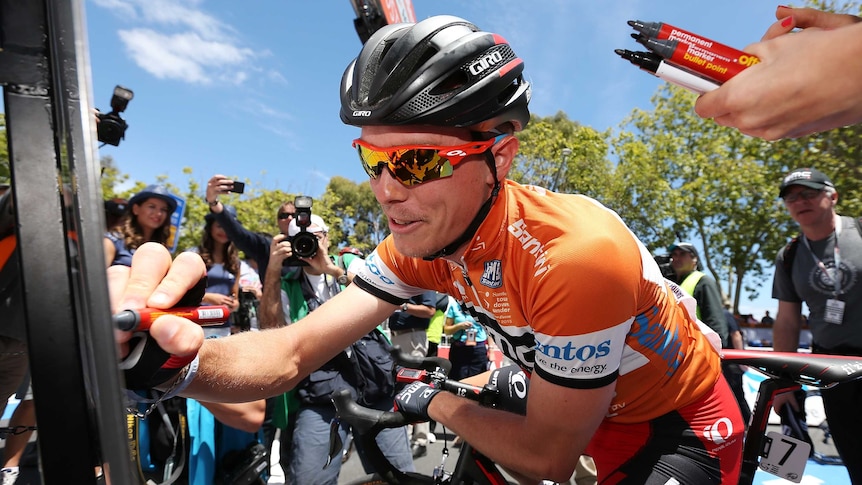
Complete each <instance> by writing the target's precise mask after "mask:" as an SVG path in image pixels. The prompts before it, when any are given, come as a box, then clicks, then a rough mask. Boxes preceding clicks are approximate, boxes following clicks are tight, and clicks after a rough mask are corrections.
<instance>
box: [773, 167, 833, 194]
mask: <svg viewBox="0 0 862 485" xmlns="http://www.w3.org/2000/svg"><path fill="white" fill-rule="evenodd" d="M793 185H802V186H803V187H810V188H812V189H817V190H823V189H824V188H826V187H832V188H835V185H834V184H833V183H832V181H831V180H829V177H827V176H826V174H824V173H823V172H821V171H820V170H816V169H813V168H797V169H796V170H794V171H792V172H790V173H788V174H787V175H785V176H784V179H783V180H782V181H781V187H780V188H779V191H778V196H779V197H784V194H785V193H787V189H789V188H790V187H791V186H793Z"/></svg>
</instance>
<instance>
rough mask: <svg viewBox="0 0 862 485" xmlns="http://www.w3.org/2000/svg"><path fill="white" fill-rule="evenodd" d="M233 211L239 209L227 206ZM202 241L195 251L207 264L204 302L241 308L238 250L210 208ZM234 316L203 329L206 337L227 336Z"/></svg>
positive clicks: (233, 308) (235, 308)
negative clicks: (217, 324)
mask: <svg viewBox="0 0 862 485" xmlns="http://www.w3.org/2000/svg"><path fill="white" fill-rule="evenodd" d="M225 209H226V210H227V211H229V212H231V213H236V210H235V209H234V208H233V207H225ZM204 220H205V221H206V225H205V226H204V230H203V235H202V237H201V243H200V245H198V246H197V247H196V248H193V249H192V251H194V252H196V253H198V254H200V255H201V259H203V260H204V263H206V265H207V289H206V293H205V294H204V299H203V301H202V302H201V304H202V305H227V306H228V307H229V308H230V311H231V313H234V312H236V311H237V310H238V309H239V297H238V296H239V280H240V278H239V276H240V260H239V251H237V248H236V246H235V245H234V244H233V243H232V242H231V241H230V240H229V239H228V237H227V234H225V232H224V229H222V227H221V225H219V223H218V222H216V220H215V214H213V213H212V212H208V213H207V215H206V217H205V218H204ZM232 321H233V319H231V320H229V321H228V322H225V323H224V325H221V326H217V327H207V328H205V329H204V332H205V333H206V336H207V337H211V336H218V337H226V336H227V335H230V333H231V323H232Z"/></svg>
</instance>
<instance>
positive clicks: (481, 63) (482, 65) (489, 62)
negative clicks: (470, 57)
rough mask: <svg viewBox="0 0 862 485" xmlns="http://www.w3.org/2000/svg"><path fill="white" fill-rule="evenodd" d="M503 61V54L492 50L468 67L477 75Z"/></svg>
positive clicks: (471, 72)
mask: <svg viewBox="0 0 862 485" xmlns="http://www.w3.org/2000/svg"><path fill="white" fill-rule="evenodd" d="M501 62H503V55H502V54H500V52H499V51H498V52H492V53H490V54H486V55H484V56H482V58H481V59H479V60H478V61H476V62H474V63H473V64H470V67H469V68H468V69H469V70H470V74H473V75H476V74H480V73H481V72H482V71H484V70H486V69H488V68H489V67H491V66H494V65H497V64H499V63H501Z"/></svg>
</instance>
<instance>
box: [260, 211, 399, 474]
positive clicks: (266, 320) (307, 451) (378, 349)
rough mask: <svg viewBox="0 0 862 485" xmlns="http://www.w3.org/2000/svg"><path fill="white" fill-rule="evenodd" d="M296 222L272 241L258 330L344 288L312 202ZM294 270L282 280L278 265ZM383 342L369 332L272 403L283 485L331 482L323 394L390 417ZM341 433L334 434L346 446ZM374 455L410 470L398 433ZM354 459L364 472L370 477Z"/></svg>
mask: <svg viewBox="0 0 862 485" xmlns="http://www.w3.org/2000/svg"><path fill="white" fill-rule="evenodd" d="M294 205H295V206H296V218H295V219H294V220H293V221H291V223H290V227H289V230H288V232H287V234H279V235H277V236H275V237H274V238H273V241H272V252H271V257H270V260H269V265H268V270H267V271H268V272H269V273H268V274H267V277H266V279H265V281H264V285H263V299H262V301H261V307H260V310H261V311H260V315H259V321H260V325H261V329H265V328H277V327H282V326H284V325H289V324H292V323H294V322H297V321H299V320H301V319H302V318H304V317H305V316H306V315H308V314H309V313H311V312H313V311H314V310H316V309H317V308H318V307H319V306H320V305H321V304H323V302H325V301H327V300H329V299H330V298H332V297H333V296H335V295H336V294H338V293H340V292H341V290H343V289H344V287H345V286H346V285H347V284H348V281H347V273H346V271H345V270H344V269H342V268H340V267H339V266H338V265H337V264H336V261H335V258H334V257H332V256H330V255H329V248H330V242H329V236H328V231H329V227H328V226H327V225H326V223H325V222H324V221H323V219H322V218H321V217H320V216H318V215H314V214H312V213H311V199H310V198H308V197H297V198H296V200H295V201H294ZM285 262H287V264H289V265H299V264H304V266H301V270H300V271H295V272H292V273H290V274H288V275H287V276H281V274H280V270H281V267H282V265H283V264H285ZM389 347H390V344H389V341H388V340H387V339H386V336H385V335H384V334H383V332H382V331H381V330H380V328H379V327H378V328H376V329H374V330H372V331H371V332H369V333H368V334H366V335H365V336H363V337H362V338H361V339H360V340H358V341H357V342H355V343H354V344H352V345H350V346H349V347H348V348H347V349H345V350H344V351H342V352H340V353H339V354H338V355H336V356H335V357H333V358H332V359H331V360H329V362H326V363H325V364H324V365H323V366H322V367H320V368H319V369H317V370H316V371H314V372H312V373H311V375H310V376H308V377H307V378H305V379H303V381H302V382H300V383H299V385H297V386H296V388H294V389H293V390H291V391H289V392H287V393H285V394H282V395H281V396H279V397H278V398H277V405H276V407H275V410H274V414H273V424H274V425H276V426H278V427H279V428H280V429H281V430H282V432H281V439H280V442H281V449H280V455H281V460H280V463H281V466H282V469H283V470H284V474H285V478H286V482H287V483H316V484H332V485H335V484H336V483H337V482H338V475H339V473H340V471H341V463H342V461H341V460H340V459H336V460H332V462H331V463H329V464H328V465H327V464H326V462H327V456H328V454H329V433H330V427H331V425H332V422H333V421H334V420H335V407H334V406H333V405H332V403H331V401H330V399H329V395H330V394H331V393H332V392H333V391H336V390H340V389H344V388H347V389H350V390H351V392H352V393H353V395H354V397H356V398H357V399H358V400H359V401H360V402H361V403H363V404H364V405H367V406H371V407H374V408H377V409H381V410H387V411H388V410H391V409H392V402H393V397H394V395H395V394H394V387H395V380H394V374H393V368H394V366H395V363H394V361H393V360H392V357H391V356H390V354H389V350H388V349H389ZM348 431H349V430H348V428H347V426H346V425H344V424H342V425H341V427H340V428H339V433H340V434H341V438H342V443H347V442H348V440H347V433H348ZM377 440H378V443H379V444H380V448H381V450H384V453H385V454H386V456H387V458H388V459H389V460H390V461H391V462H392V463H393V464H394V465H395V466H396V467H398V468H399V469H400V470H402V471H413V470H414V468H413V457H412V454H411V451H410V446H409V442H408V440H407V432H406V429H405V428H403V427H402V428H397V429H389V430H385V431H384V432H382V433H380V435H378V437H377ZM357 453H358V455H359V457H360V459H361V460H362V462H363V466H364V467H365V468H366V472H367V473H373V471H374V470H371V469H370V468H369V465H368V464H366V460H365V458H364V456H363V450H361V449H359V448H357Z"/></svg>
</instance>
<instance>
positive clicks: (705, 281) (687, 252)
mask: <svg viewBox="0 0 862 485" xmlns="http://www.w3.org/2000/svg"><path fill="white" fill-rule="evenodd" d="M668 252H669V253H670V258H671V260H670V264H671V266H672V267H673V271H674V273H675V274H676V281H677V283H679V286H680V288H682V289H683V290H685V291H686V292H687V293H688V294H689V295H691V296H693V297H694V299H695V301H697V318H698V319H699V320H701V321H702V322H703V323H705V324H706V325H707V326H709V328H711V329H713V330H715V333H717V334H718V335H719V336H720V337H721V346H722V347H724V348H728V341H727V320H725V318H724V311H723V308H724V307H723V306H722V304H721V290H719V289H718V283H716V282H715V280H714V279H712V277H711V276H708V275H707V274H705V273H704V272H703V271H702V269H703V265H702V264H701V263H700V256H699V255H698V254H697V249H695V247H694V246H693V245H692V244H691V243H687V242H681V243H677V244H673V245H672V246H671V247H669V248H668Z"/></svg>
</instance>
